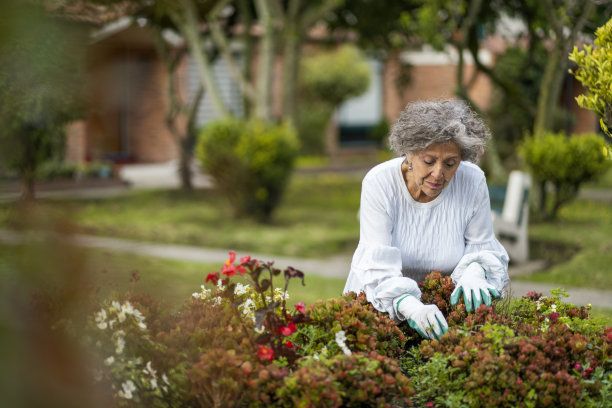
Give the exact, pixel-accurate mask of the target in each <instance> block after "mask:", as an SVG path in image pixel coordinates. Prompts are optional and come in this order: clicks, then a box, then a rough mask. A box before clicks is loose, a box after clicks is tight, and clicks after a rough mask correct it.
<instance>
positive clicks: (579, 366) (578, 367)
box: [574, 363, 582, 371]
mask: <svg viewBox="0 0 612 408" xmlns="http://www.w3.org/2000/svg"><path fill="white" fill-rule="evenodd" d="M574 369H576V370H578V371H582V366H581V365H580V363H576V364H574Z"/></svg>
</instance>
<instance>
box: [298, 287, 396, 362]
mask: <svg viewBox="0 0 612 408" xmlns="http://www.w3.org/2000/svg"><path fill="white" fill-rule="evenodd" d="M307 314H308V316H309V317H310V318H311V319H312V324H310V325H306V326H302V327H301V328H300V329H299V330H298V333H297V339H298V340H297V341H298V342H299V344H301V347H302V348H303V349H304V351H305V353H306V354H321V355H335V354H339V353H341V350H340V347H339V345H338V344H337V341H336V335H337V334H338V333H339V332H341V331H342V332H344V333H345V335H346V339H347V340H346V346H347V347H348V348H349V349H350V350H352V351H358V352H364V353H369V352H370V351H376V352H378V353H380V354H384V355H387V356H390V357H393V358H398V357H399V356H400V355H401V353H402V351H403V346H404V342H405V340H406V339H405V337H404V334H403V333H402V331H401V330H400V329H399V328H398V326H397V323H396V322H395V321H394V320H393V319H391V318H389V315H388V314H387V313H381V312H379V311H378V310H376V309H374V307H373V306H372V304H371V303H369V302H368V301H367V299H366V297H365V294H363V293H360V294H359V295H355V294H354V293H349V294H347V295H345V296H341V297H338V298H335V299H327V300H322V301H319V302H317V303H314V304H313V305H311V306H309V307H308V309H307Z"/></svg>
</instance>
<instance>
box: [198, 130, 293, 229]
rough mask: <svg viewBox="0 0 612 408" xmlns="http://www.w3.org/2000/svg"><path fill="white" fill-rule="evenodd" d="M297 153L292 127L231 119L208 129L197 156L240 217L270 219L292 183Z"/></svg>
mask: <svg viewBox="0 0 612 408" xmlns="http://www.w3.org/2000/svg"><path fill="white" fill-rule="evenodd" d="M297 150H298V142H297V139H296V135H295V132H294V130H293V128H292V127H291V126H290V125H288V124H282V125H272V124H266V123H263V122H260V121H248V122H246V121H243V120H239V119H228V120H223V121H218V122H213V123H209V124H208V125H206V127H205V128H204V129H203V131H202V132H201V134H200V139H199V141H198V146H197V157H198V159H199V160H200V162H201V164H202V166H203V168H205V169H206V171H208V172H209V173H210V174H211V175H212V177H213V178H214V179H215V182H216V183H217V187H218V188H219V189H220V191H221V192H222V193H223V194H224V195H225V196H226V197H227V198H228V199H229V200H230V203H231V205H232V206H233V208H234V210H235V213H236V215H237V216H251V217H254V218H256V219H258V220H261V221H269V220H270V219H271V216H272V212H273V211H274V209H275V208H276V207H277V206H278V204H279V203H280V200H281V198H282V195H283V192H284V191H285V188H286V186H287V184H288V181H289V177H290V175H291V172H292V170H293V165H294V161H295V157H296V155H297Z"/></svg>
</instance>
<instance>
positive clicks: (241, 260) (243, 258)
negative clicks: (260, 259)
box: [240, 255, 251, 264]
mask: <svg viewBox="0 0 612 408" xmlns="http://www.w3.org/2000/svg"><path fill="white" fill-rule="evenodd" d="M250 260H251V256H250V255H247V256H243V257H242V258H240V263H241V264H244V263H247V262H249V261H250Z"/></svg>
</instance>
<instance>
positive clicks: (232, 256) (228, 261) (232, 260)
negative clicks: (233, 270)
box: [225, 251, 236, 265]
mask: <svg viewBox="0 0 612 408" xmlns="http://www.w3.org/2000/svg"><path fill="white" fill-rule="evenodd" d="M229 256H230V257H229V259H228V260H227V261H225V264H226V265H229V264H233V263H234V261H235V260H236V252H234V251H230V252H229Z"/></svg>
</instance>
